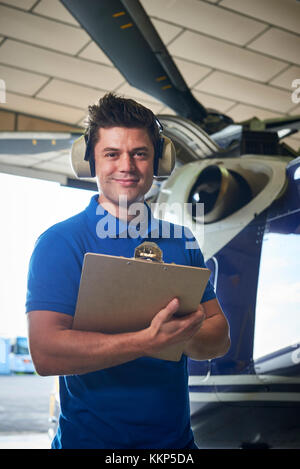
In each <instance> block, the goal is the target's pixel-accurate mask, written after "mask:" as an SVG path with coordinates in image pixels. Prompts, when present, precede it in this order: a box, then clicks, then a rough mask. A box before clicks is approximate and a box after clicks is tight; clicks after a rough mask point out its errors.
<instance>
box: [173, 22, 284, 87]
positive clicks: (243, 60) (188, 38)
mask: <svg viewBox="0 0 300 469" xmlns="http://www.w3.org/2000/svg"><path fill="white" fill-rule="evenodd" d="M169 50H170V52H171V54H173V55H175V56H179V57H182V58H186V59H189V60H193V61H194V62H198V63H200V64H202V65H207V66H210V67H213V68H217V69H221V70H224V71H227V72H231V73H235V74H237V75H241V76H244V77H247V78H252V79H254V80H259V81H267V80H270V79H271V78H272V77H273V76H274V75H275V74H277V73H278V72H280V71H281V70H282V69H283V68H285V67H286V64H285V63H284V62H280V61H279V60H275V59H271V58H269V57H265V56H264V55H261V54H256V53H255V52H252V51H249V50H246V49H244V48H239V47H237V46H233V45H231V44H227V43H226V44H225V43H223V42H221V41H218V40H216V39H212V38H209V37H206V36H203V35H201V34H197V33H193V32H190V31H186V32H184V33H183V34H181V35H180V36H179V37H178V38H177V39H175V41H174V42H172V44H171V45H170V46H169ZM220 85H221V84H220Z"/></svg>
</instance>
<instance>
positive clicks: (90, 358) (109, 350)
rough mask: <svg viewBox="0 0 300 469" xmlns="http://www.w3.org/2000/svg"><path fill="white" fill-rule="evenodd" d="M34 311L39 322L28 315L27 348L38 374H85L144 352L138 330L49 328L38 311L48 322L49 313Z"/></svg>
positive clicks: (128, 359)
mask: <svg viewBox="0 0 300 469" xmlns="http://www.w3.org/2000/svg"><path fill="white" fill-rule="evenodd" d="M34 313H35V312H31V313H30V314H31V315H32V314H34ZM36 313H37V314H36V316H38V315H40V316H39V322H37V321H32V318H31V322H30V323H29V338H30V351H31V354H32V358H33V362H34V365H35V367H36V371H37V372H38V373H39V374H40V375H42V376H47V375H70V374H83V373H89V372H92V371H96V370H100V369H104V368H108V367H111V366H116V365H120V364H122V363H125V362H127V361H130V360H134V359H136V358H139V357H141V356H143V355H144V352H143V349H142V340H140V339H141V337H142V336H141V332H132V333H124V334H102V333H100V332H85V331H77V330H73V329H71V328H70V327H65V326H64V325H63V324H62V325H60V326H56V327H53V326H52V325H51V323H50V322H49V323H48V326H49V327H45V324H44V325H42V324H41V321H43V319H41V318H43V316H41V314H44V319H45V321H49V317H50V321H51V316H50V315H49V314H48V315H47V314H46V313H48V312H45V311H44V312H36ZM51 314H52V315H53V312H51ZM54 314H55V313H54ZM57 314H59V313H57ZM46 316H47V319H46ZM35 319H36V318H35ZM66 321H68V318H66ZM50 331H51V332H50Z"/></svg>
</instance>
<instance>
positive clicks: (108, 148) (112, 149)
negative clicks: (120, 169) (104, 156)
mask: <svg viewBox="0 0 300 469" xmlns="http://www.w3.org/2000/svg"><path fill="white" fill-rule="evenodd" d="M119 150H120V148H113V147H106V148H103V150H102V151H119Z"/></svg>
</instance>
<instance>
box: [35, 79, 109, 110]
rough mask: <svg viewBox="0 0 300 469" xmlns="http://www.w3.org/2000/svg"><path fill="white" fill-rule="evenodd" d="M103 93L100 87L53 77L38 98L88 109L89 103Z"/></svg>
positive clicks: (93, 101)
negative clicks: (90, 86) (77, 83)
mask: <svg viewBox="0 0 300 469" xmlns="http://www.w3.org/2000/svg"><path fill="white" fill-rule="evenodd" d="M104 93H105V91H104V90H103V92H102V93H101V91H99V90H98V89H95V88H89V87H87V86H82V85H76V84H75V83H69V82H67V81H62V80H57V79H53V80H51V81H50V82H49V83H48V84H47V86H45V87H44V88H43V89H42V90H41V91H40V92H39V93H38V94H37V96H36V97H37V98H41V99H46V100H48V101H54V102H58V103H63V104H67V105H68V106H74V107H78V108H81V109H87V108H88V105H89V104H93V103H95V102H96V101H97V100H98V99H99V95H100V94H104Z"/></svg>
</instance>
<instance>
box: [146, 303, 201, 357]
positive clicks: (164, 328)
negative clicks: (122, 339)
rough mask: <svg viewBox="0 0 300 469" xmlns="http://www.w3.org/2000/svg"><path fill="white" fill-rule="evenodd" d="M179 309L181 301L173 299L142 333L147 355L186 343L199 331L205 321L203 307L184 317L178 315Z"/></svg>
mask: <svg viewBox="0 0 300 469" xmlns="http://www.w3.org/2000/svg"><path fill="white" fill-rule="evenodd" d="M178 308H179V300H178V299H177V298H173V300H171V301H170V302H169V303H168V304H167V306H166V307H165V308H163V309H162V310H160V311H159V312H158V313H157V314H156V315H155V316H154V318H153V319H152V321H151V324H150V326H149V327H148V328H147V329H144V330H143V331H141V332H142V333H143V341H144V350H145V353H146V355H152V354H155V353H157V352H160V351H161V350H163V349H164V348H166V347H168V346H170V345H174V344H177V343H185V342H187V341H189V340H190V339H191V338H192V337H193V336H194V335H195V334H196V333H197V332H198V331H199V328H200V327H201V324H202V322H203V321H204V319H205V313H204V309H203V307H202V306H201V305H199V307H198V309H197V311H195V312H193V313H190V314H186V315H184V316H178V315H176V313H177V311H178Z"/></svg>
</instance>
